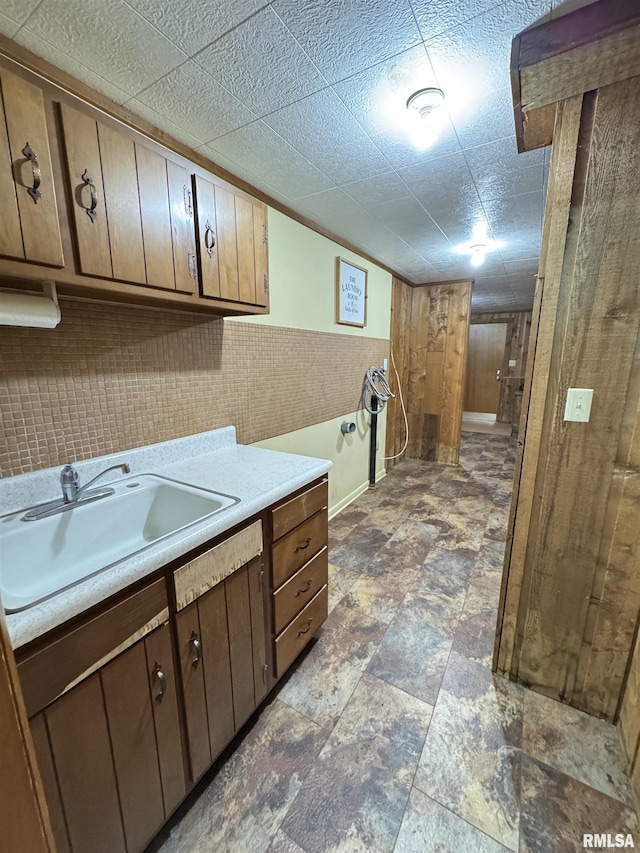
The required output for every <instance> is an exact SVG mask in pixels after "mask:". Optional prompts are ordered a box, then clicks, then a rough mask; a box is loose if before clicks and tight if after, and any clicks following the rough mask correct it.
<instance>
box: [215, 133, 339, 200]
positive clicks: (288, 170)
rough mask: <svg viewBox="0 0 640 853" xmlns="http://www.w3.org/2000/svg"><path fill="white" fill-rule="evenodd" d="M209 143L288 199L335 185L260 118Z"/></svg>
mask: <svg viewBox="0 0 640 853" xmlns="http://www.w3.org/2000/svg"><path fill="white" fill-rule="evenodd" d="M209 147H210V149H211V150H212V151H219V152H220V153H221V154H223V155H224V156H225V157H227V158H228V159H229V160H231V162H233V163H237V164H238V165H239V166H240V167H241V168H242V169H246V170H248V171H249V172H251V173H252V174H254V175H256V176H257V177H259V178H262V179H263V180H265V181H267V182H268V183H269V184H270V185H271V186H273V187H275V188H276V189H277V190H279V191H280V192H282V193H284V195H285V196H287V197H288V198H291V199H295V198H300V197H301V196H305V195H310V194H311V193H317V192H320V191H322V190H325V189H328V188H329V187H332V186H334V182H333V181H332V180H331V179H330V178H328V177H327V176H326V175H324V174H323V173H322V172H320V171H319V170H318V169H316V168H315V167H314V166H313V165H312V164H311V163H310V162H309V161H308V160H306V159H305V158H304V157H303V156H302V155H301V154H298V152H297V151H296V150H295V149H293V148H292V147H291V146H290V145H289V144H288V143H287V142H285V140H284V139H282V138H281V137H280V136H278V134H277V133H274V131H273V130H271V128H270V127H268V126H267V125H266V124H265V123H264V122H263V121H256V122H253V124H248V125H245V127H241V128H240V129H239V130H235V131H233V132H232V133H228V134H227V135H226V136H222V137H220V139H216V140H215V141H214V142H212V143H211V144H210V146H209Z"/></svg>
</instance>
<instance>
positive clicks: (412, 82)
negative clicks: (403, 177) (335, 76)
mask: <svg viewBox="0 0 640 853" xmlns="http://www.w3.org/2000/svg"><path fill="white" fill-rule="evenodd" d="M428 86H437V80H436V78H435V75H434V73H433V70H432V68H431V65H430V63H429V59H428V57H427V55H426V52H425V50H424V47H423V46H422V45H421V44H420V45H418V46H417V47H414V48H412V49H411V50H407V51H404V52H403V53H401V54H398V55H397V56H394V57H392V58H391V59H388V60H386V61H385V62H380V63H378V64H377V65H374V66H372V67H370V68H367V69H366V70H365V71H363V72H361V73H359V74H355V75H354V76H352V77H349V78H348V79H346V80H342V81H340V82H339V83H336V84H334V86H333V89H334V91H335V92H336V93H337V95H338V96H339V97H340V99H341V100H342V101H343V103H344V104H345V105H346V106H347V108H348V109H349V111H350V112H351V113H352V114H353V115H354V117H355V118H356V120H357V121H358V122H359V124H360V125H361V126H362V127H363V128H364V130H365V131H366V132H367V133H368V134H369V136H371V138H372V139H373V141H374V142H375V144H376V145H377V146H378V148H379V149H380V151H382V153H383V154H384V155H385V157H386V158H387V160H388V161H389V163H390V164H391V166H393V168H402V167H405V166H410V165H413V164H416V163H421V162H424V161H425V160H432V159H434V158H436V157H441V156H444V155H445V154H450V153H452V152H453V151H458V150H459V149H460V145H459V143H458V139H457V137H456V134H455V131H454V129H453V125H452V124H451V120H450V118H449V114H448V112H447V104H446V101H445V104H444V105H443V107H442V108H441V109H440V110H439V111H438V115H439V119H440V123H441V127H440V130H439V133H438V135H437V138H436V139H435V141H434V142H433V143H432V144H431V145H428V142H429V140H425V138H424V136H423V135H422V128H421V126H420V123H419V121H416V116H415V113H412V112H409V111H408V110H407V106H406V105H407V100H408V98H409V96H410V95H412V94H413V93H414V92H416V91H417V90H418V89H423V88H426V87H428Z"/></svg>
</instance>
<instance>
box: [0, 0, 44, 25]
mask: <svg viewBox="0 0 640 853" xmlns="http://www.w3.org/2000/svg"><path fill="white" fill-rule="evenodd" d="M39 2H40V0H2V17H3V18H8V19H9V20H10V21H13V23H14V24H19V25H21V24H24V22H25V21H26V20H27V18H28V17H29V15H30V14H31V13H32V12H33V11H34V9H36V8H37V6H38V3H39Z"/></svg>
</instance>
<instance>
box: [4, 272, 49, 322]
mask: <svg viewBox="0 0 640 853" xmlns="http://www.w3.org/2000/svg"><path fill="white" fill-rule="evenodd" d="M40 284H41V287H42V295H41V296H39V295H37V294H35V293H25V292H24V291H23V290H22V289H20V290H16V289H13V290H2V289H0V326H27V327H32V328H36V329H38V328H40V329H54V328H55V327H56V326H57V325H58V323H59V322H60V306H59V304H58V293H57V291H56V285H55V282H54V281H51V280H48V279H44V280H42V281H41V282H40ZM47 306H48V307H47Z"/></svg>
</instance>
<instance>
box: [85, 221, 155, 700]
mask: <svg viewBox="0 0 640 853" xmlns="http://www.w3.org/2000/svg"><path fill="white" fill-rule="evenodd" d="M92 221H93V220H92ZM162 669H163V667H162V664H160V663H156V665H155V666H154V668H153V677H154V678H157V679H158V683H159V684H160V692H159V693H156V695H155V700H156V702H162V700H163V699H164V694H165V691H166V689H167V678H166V676H165V674H164V672H163V671H162Z"/></svg>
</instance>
